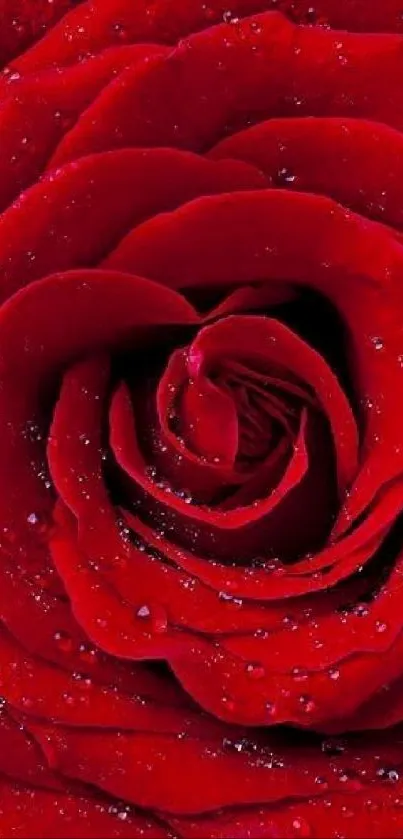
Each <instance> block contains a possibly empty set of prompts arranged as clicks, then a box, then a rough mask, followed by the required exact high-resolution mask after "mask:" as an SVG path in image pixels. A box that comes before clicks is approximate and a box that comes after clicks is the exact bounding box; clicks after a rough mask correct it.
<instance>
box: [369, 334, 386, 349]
mask: <svg viewBox="0 0 403 839" xmlns="http://www.w3.org/2000/svg"><path fill="white" fill-rule="evenodd" d="M371 343H372V344H373V345H374V347H375V349H376V350H377V351H379V350H383V347H384V343H383V340H382V338H379V336H378V335H374V336H373V337H372V338H371Z"/></svg>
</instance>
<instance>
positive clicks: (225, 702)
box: [221, 696, 235, 712]
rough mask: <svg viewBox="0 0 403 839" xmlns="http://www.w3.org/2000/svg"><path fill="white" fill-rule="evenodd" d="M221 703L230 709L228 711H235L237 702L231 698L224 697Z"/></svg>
mask: <svg viewBox="0 0 403 839" xmlns="http://www.w3.org/2000/svg"><path fill="white" fill-rule="evenodd" d="M221 702H222V704H223V705H224V706H225V708H228V711H230V712H232V711H235V702H234V700H233V699H231V698H230V697H229V696H222V697H221Z"/></svg>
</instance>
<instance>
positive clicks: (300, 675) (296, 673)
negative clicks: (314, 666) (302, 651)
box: [291, 667, 308, 682]
mask: <svg viewBox="0 0 403 839" xmlns="http://www.w3.org/2000/svg"><path fill="white" fill-rule="evenodd" d="M291 675H292V677H293V679H295V681H296V682H305V681H306V680H307V678H308V672H307V670H304V669H303V668H302V667H293V669H292V670H291Z"/></svg>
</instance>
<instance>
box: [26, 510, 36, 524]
mask: <svg viewBox="0 0 403 839" xmlns="http://www.w3.org/2000/svg"><path fill="white" fill-rule="evenodd" d="M27 521H28V522H29V524H38V521H39V518H38V516H37V515H36V513H30V514H29V516H27Z"/></svg>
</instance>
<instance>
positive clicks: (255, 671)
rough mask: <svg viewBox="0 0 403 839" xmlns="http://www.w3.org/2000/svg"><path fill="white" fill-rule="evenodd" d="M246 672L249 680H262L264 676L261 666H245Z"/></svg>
mask: <svg viewBox="0 0 403 839" xmlns="http://www.w3.org/2000/svg"><path fill="white" fill-rule="evenodd" d="M246 672H247V674H248V676H250V678H251V679H256V680H258V679H263V678H264V676H265V673H266V671H265V669H264V667H262V665H261V664H253V663H250V664H247V665H246Z"/></svg>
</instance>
